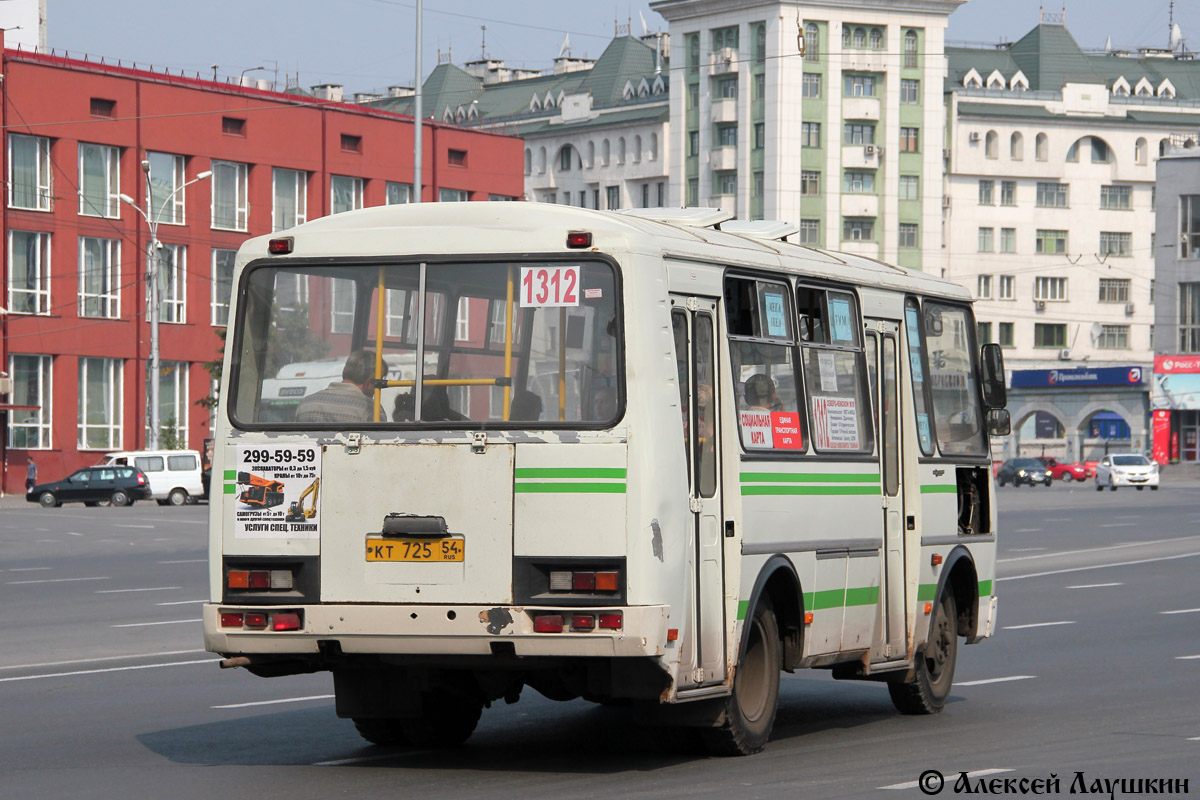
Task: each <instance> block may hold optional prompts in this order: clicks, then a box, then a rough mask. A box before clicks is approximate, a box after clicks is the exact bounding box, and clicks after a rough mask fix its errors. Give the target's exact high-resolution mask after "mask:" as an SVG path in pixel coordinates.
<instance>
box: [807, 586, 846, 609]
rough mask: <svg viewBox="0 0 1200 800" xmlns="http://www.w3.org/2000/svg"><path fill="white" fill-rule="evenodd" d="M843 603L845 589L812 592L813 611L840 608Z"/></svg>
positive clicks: (844, 603)
mask: <svg viewBox="0 0 1200 800" xmlns="http://www.w3.org/2000/svg"><path fill="white" fill-rule="evenodd" d="M845 605H846V590H845V589H826V590H825V591H823V592H814V593H813V603H812V610H813V611H821V610H823V609H826V608H842V607H843V606H845Z"/></svg>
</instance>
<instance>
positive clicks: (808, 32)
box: [804, 22, 821, 61]
mask: <svg viewBox="0 0 1200 800" xmlns="http://www.w3.org/2000/svg"><path fill="white" fill-rule="evenodd" d="M804 60H805V61H820V60H821V31H820V29H819V28H817V25H816V23H815V22H810V23H808V25H806V26H805V27H804Z"/></svg>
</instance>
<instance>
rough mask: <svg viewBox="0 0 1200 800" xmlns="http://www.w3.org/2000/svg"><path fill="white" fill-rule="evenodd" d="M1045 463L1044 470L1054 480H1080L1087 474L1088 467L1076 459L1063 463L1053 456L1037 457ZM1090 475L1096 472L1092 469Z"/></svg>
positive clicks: (1068, 481)
mask: <svg viewBox="0 0 1200 800" xmlns="http://www.w3.org/2000/svg"><path fill="white" fill-rule="evenodd" d="M1039 460H1040V461H1041V462H1042V463H1043V464H1045V465H1046V471H1047V472H1049V473H1050V477H1051V478H1053V479H1054V480H1056V481H1065V482H1067V483H1070V482H1071V481H1081V480H1084V479H1085V478H1087V477H1088V476H1089V473H1088V469H1087V467H1085V466H1084V465H1083V464H1081V463H1079V462H1078V461H1076V462H1074V463H1073V464H1064V463H1062V462H1061V461H1059V460H1058V459H1055V458H1041V459H1039ZM1091 474H1092V475H1094V474H1096V473H1095V472H1094V471H1093V472H1092V473H1091Z"/></svg>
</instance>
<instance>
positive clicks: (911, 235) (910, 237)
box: [898, 222, 920, 249]
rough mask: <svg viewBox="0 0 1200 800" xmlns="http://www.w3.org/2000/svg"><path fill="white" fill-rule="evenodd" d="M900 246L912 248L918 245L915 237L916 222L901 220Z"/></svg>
mask: <svg viewBox="0 0 1200 800" xmlns="http://www.w3.org/2000/svg"><path fill="white" fill-rule="evenodd" d="M898 246H899V247H901V248H907V249H912V248H916V247H919V246H920V245H919V244H918V237H917V223H915V222H901V223H900V227H899V242H898Z"/></svg>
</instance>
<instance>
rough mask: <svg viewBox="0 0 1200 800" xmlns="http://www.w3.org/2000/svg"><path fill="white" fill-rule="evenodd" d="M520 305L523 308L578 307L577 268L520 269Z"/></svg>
mask: <svg viewBox="0 0 1200 800" xmlns="http://www.w3.org/2000/svg"><path fill="white" fill-rule="evenodd" d="M521 305H522V306H523V307H525V308H563V307H568V306H577V305H579V267H521Z"/></svg>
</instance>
